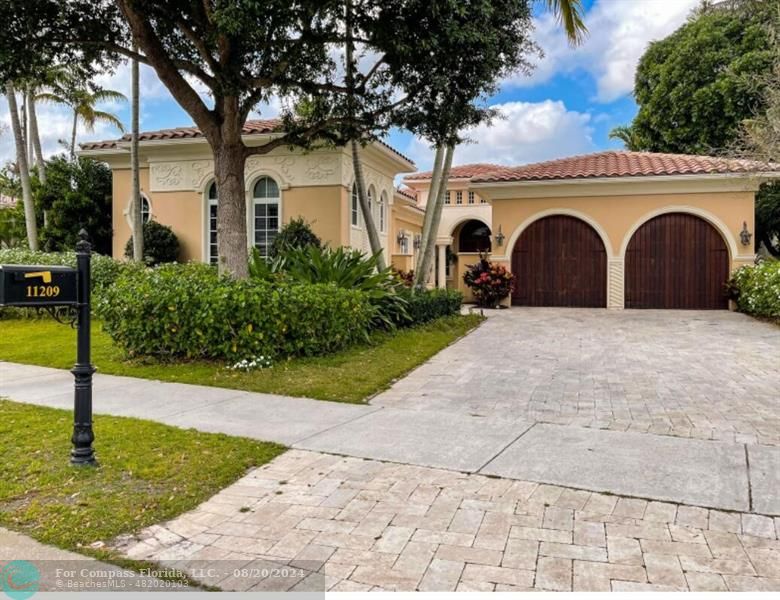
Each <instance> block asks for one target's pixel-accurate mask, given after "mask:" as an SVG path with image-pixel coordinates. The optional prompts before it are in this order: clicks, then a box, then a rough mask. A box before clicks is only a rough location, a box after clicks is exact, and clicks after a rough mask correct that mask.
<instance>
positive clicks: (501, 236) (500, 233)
mask: <svg viewBox="0 0 780 600" xmlns="http://www.w3.org/2000/svg"><path fill="white" fill-rule="evenodd" d="M503 245H504V232H503V231H501V225H499V226H498V233H497V234H496V246H503Z"/></svg>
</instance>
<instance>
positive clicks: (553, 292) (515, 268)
mask: <svg viewBox="0 0 780 600" xmlns="http://www.w3.org/2000/svg"><path fill="white" fill-rule="evenodd" d="M512 272H513V273H514V274H515V276H516V277H517V280H516V282H515V291H514V293H513V295H512V304H516V305H518V306H581V307H605V306H606V305H607V253H606V250H605V249H604V244H603V243H602V241H601V238H600V237H599V235H598V233H596V231H595V230H594V229H593V228H592V227H591V226H590V225H588V224H587V223H585V222H584V221H582V220H580V219H577V218H574V217H569V216H563V215H557V216H553V217H546V218H544V219H539V220H538V221H536V222H534V223H533V224H531V225H530V226H529V227H528V228H527V229H526V230H525V231H524V232H523V233H522V234H521V235H520V239H518V240H517V243H516V244H515V247H514V250H513V252H512Z"/></svg>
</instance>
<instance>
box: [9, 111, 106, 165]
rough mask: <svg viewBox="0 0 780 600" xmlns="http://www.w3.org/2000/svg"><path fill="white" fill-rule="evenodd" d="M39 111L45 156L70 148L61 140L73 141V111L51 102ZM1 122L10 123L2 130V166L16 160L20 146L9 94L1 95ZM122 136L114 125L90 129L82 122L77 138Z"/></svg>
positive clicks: (78, 139)
mask: <svg viewBox="0 0 780 600" xmlns="http://www.w3.org/2000/svg"><path fill="white" fill-rule="evenodd" d="M17 101H18V102H21V97H20V96H18V97H17ZM35 113H36V115H37V117H38V132H39V135H40V138H41V149H42V150H43V154H44V156H47V157H48V156H51V155H53V154H59V153H62V152H66V151H67V150H66V148H65V147H63V145H62V144H60V140H64V141H65V142H66V143H67V144H68V145H70V137H71V132H72V129H73V113H71V112H70V111H69V110H68V109H67V108H65V107H60V106H53V105H49V104H38V105H37V106H36V110H35ZM0 123H2V124H4V125H6V126H7V129H4V130H3V131H2V133H0V166H2V165H4V164H6V163H7V162H9V161H15V160H16V147H15V145H14V138H13V133H12V131H11V128H10V125H11V116H10V114H9V112H8V102H7V100H6V99H5V96H3V97H2V99H0ZM0 128H2V127H0ZM118 136H119V132H118V131H117V130H116V129H114V128H113V127H111V126H110V125H106V124H103V123H98V124H97V125H96V127H95V130H94V131H92V132H87V131H85V129H84V126H83V124H79V127H78V130H77V135H76V142H77V143H79V142H83V141H86V140H96V139H110V138H114V137H118Z"/></svg>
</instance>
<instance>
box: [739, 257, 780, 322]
mask: <svg viewBox="0 0 780 600" xmlns="http://www.w3.org/2000/svg"><path fill="white" fill-rule="evenodd" d="M729 289H730V292H731V297H732V298H733V299H734V301H735V302H736V303H737V306H738V307H739V310H740V311H742V312H745V313H748V314H750V315H755V316H757V317H766V318H770V319H780V261H777V260H765V261H763V262H762V263H760V264H758V265H750V266H745V267H741V268H739V269H737V270H736V271H735V272H734V274H733V275H732V276H731V279H730V281H729Z"/></svg>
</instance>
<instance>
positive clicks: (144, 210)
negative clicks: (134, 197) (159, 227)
mask: <svg viewBox="0 0 780 600" xmlns="http://www.w3.org/2000/svg"><path fill="white" fill-rule="evenodd" d="M151 216H152V205H151V204H150V203H149V198H147V197H146V196H145V195H143V194H141V223H143V224H144V225H145V224H146V223H148V222H149V219H150V218H151Z"/></svg>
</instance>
